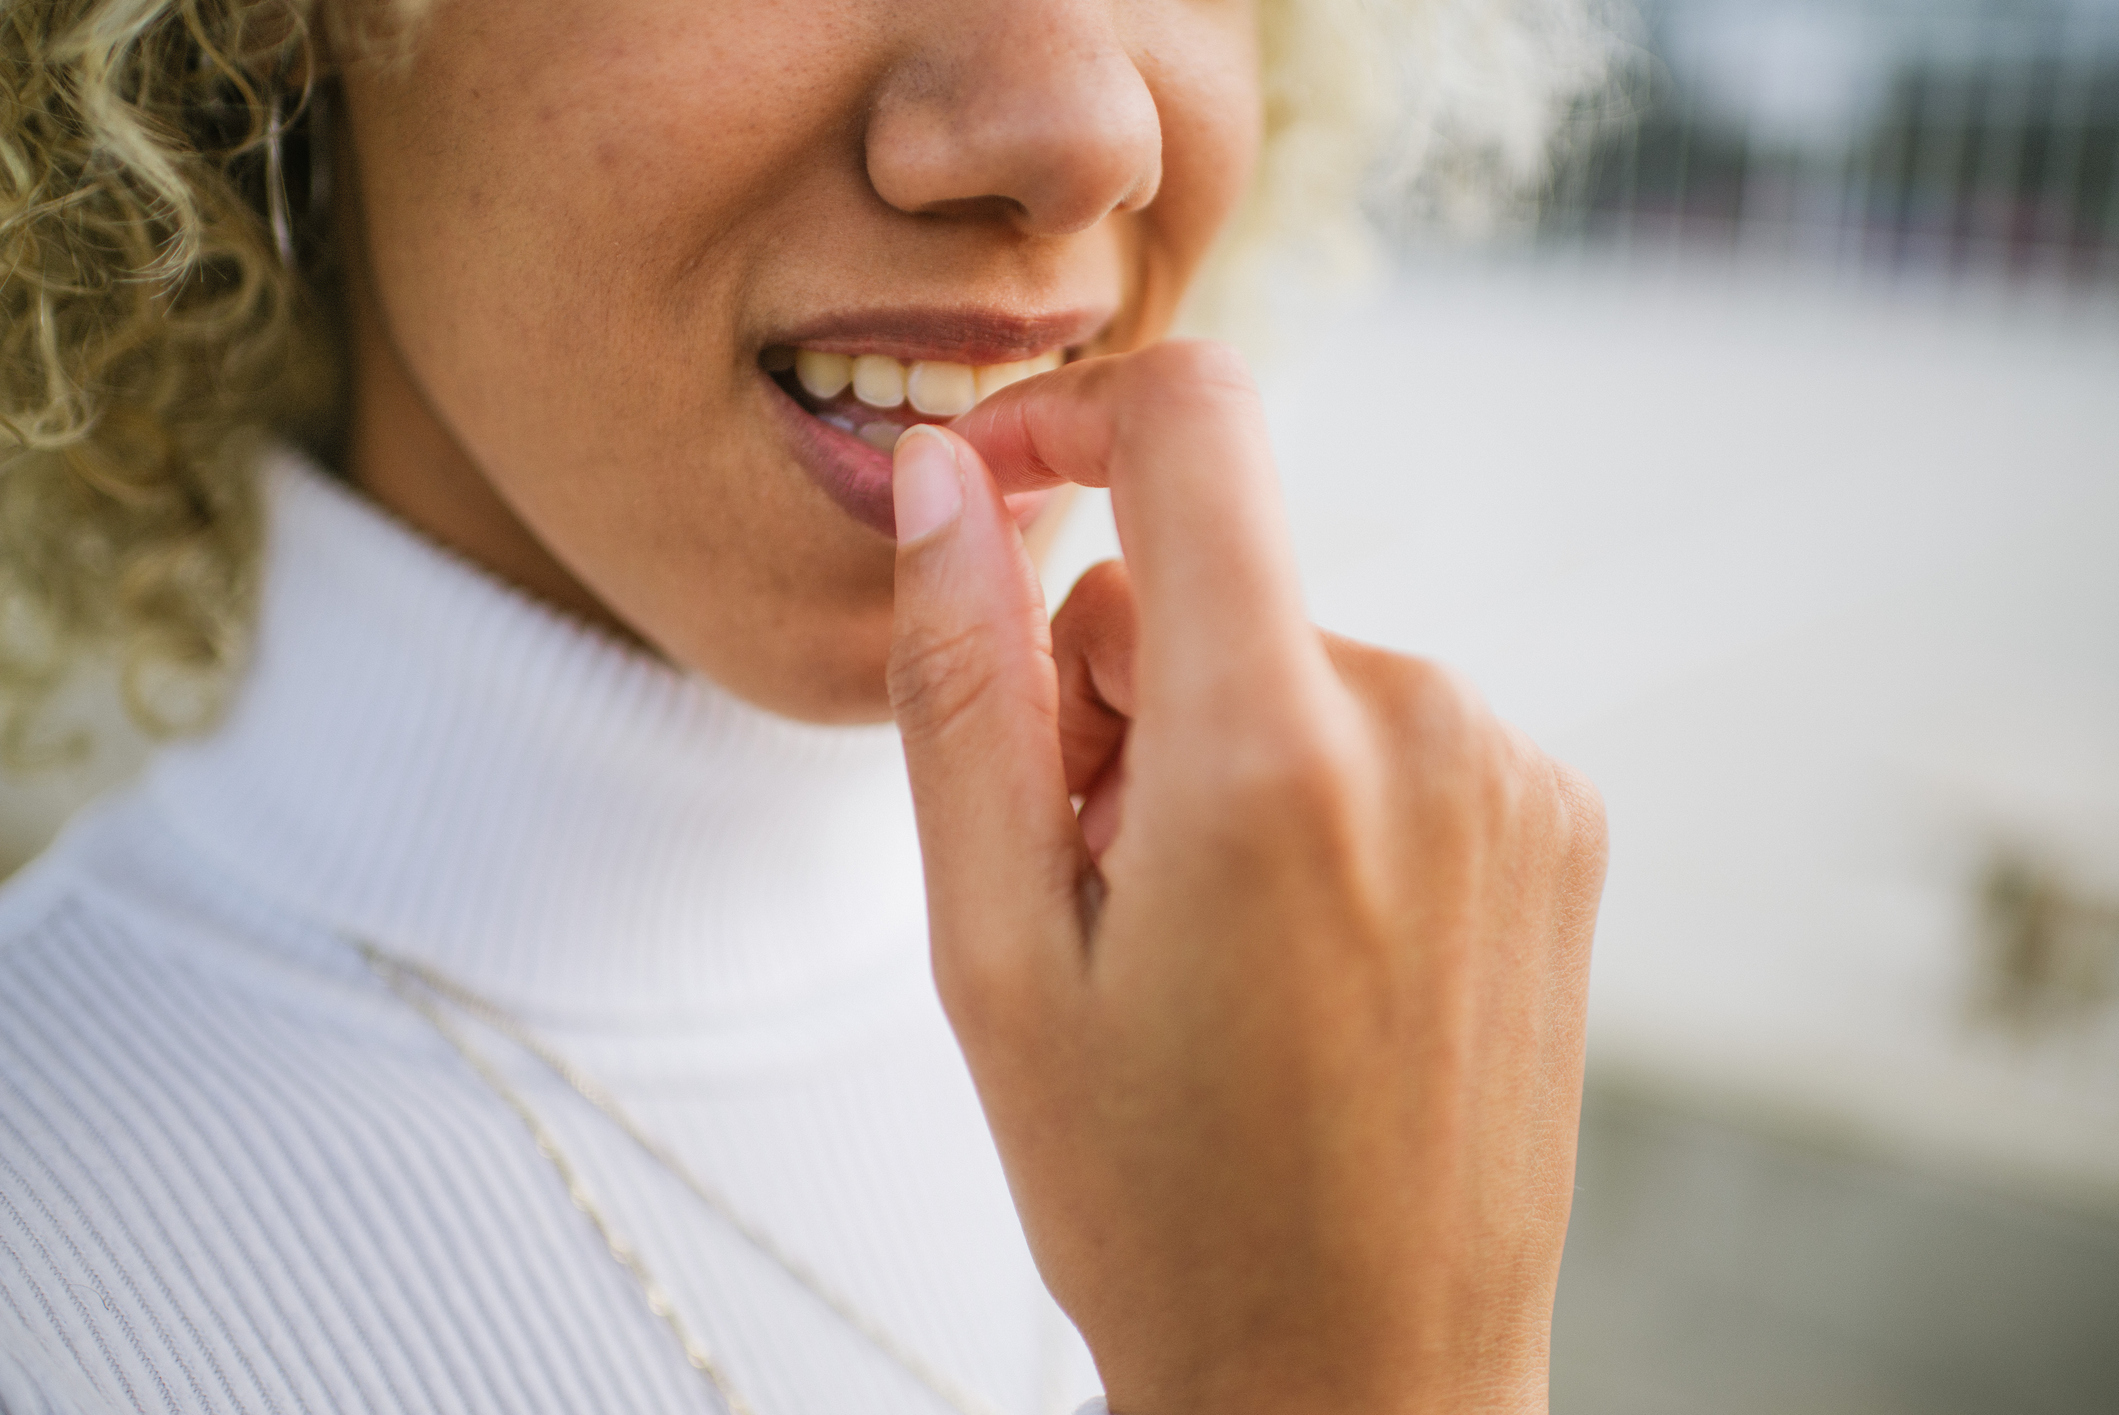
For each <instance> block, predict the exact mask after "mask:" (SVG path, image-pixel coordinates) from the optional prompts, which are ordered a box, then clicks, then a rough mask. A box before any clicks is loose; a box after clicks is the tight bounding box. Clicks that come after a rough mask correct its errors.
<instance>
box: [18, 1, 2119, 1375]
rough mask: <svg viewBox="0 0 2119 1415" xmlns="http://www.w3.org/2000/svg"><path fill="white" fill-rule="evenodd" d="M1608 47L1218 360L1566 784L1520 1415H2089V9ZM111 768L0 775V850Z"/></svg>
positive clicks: (2099, 31)
mask: <svg viewBox="0 0 2119 1415" xmlns="http://www.w3.org/2000/svg"><path fill="white" fill-rule="evenodd" d="M1639 38H1640V46H1639V47H1640V51H1641V52H1640V53H1639V55H1638V56H1637V63H1636V65H1635V72H1634V79H1633V81H1632V83H1631V84H1630V86H1629V90H1628V93H1627V94H1626V96H1625V97H1624V99H1623V101H1619V102H1616V103H1614V102H1611V101H1606V102H1604V103H1602V104H1600V105H1598V106H1597V107H1596V109H1595V110H1594V111H1593V112H1589V113H1585V114H1584V115H1583V117H1582V120H1581V122H1580V123H1579V124H1577V125H1576V132H1577V140H1576V141H1575V142H1574V143H1573V144H1572V146H1571V148H1570V150H1569V152H1568V155H1567V157H1566V160H1565V161H1564V162H1563V164H1562V165H1561V168H1560V170H1559V171H1558V172H1557V173H1556V174H1555V176H1554V178H1553V180H1552V181H1551V183H1550V184H1549V186H1548V187H1547V189H1546V190H1545V192H1544V194H1543V197H1542V199H1541V200H1540V201H1539V203H1538V204H1537V207H1536V209H1535V211H1534V212H1532V213H1530V214H1529V215H1528V216H1527V217H1526V219H1524V220H1522V221H1520V222H1517V223H1514V224H1512V225H1510V226H1508V227H1507V228H1506V229H1504V230H1502V231H1500V232H1498V233H1496V234H1495V235H1493V236H1492V237H1490V238H1488V239H1485V240H1482V241H1478V242H1462V241H1459V242H1454V243H1450V244H1446V245H1440V244H1409V245H1408V246H1406V247H1405V248H1404V249H1403V250H1401V251H1399V252H1398V253H1397V259H1396V264H1395V268H1394V270H1393V273H1392V275H1391V277H1390V279H1389V281H1388V284H1387V285H1386V286H1385V287H1384V288H1383V289H1381V290H1375V291H1370V292H1368V293H1367V294H1366V295H1364V297H1363V298H1362V299H1361V300H1360V301H1359V302H1358V304H1349V303H1347V302H1345V301H1340V302H1337V303H1334V302H1332V301H1329V300H1320V301H1318V302H1316V303H1315V305H1314V307H1311V306H1307V305H1298V306H1297V307H1296V308H1295V309H1294V310H1293V311H1292V313H1291V315H1290V317H1289V318H1288V319H1287V320H1286V324H1287V328H1286V329H1285V330H1284V332H1283V337H1282V339H1281V341H1280V348H1279V352H1278V355H1277V357H1276V358H1274V359H1273V360H1272V361H1271V362H1270V363H1269V364H1268V365H1267V366H1266V368H1265V369H1264V379H1265V382H1266V385H1267V390H1268V397H1269V403H1270V406H1271V410H1272V413H1273V416H1274V419H1275V427H1276V434H1277V436H1278V438H1279V441H1280V445H1281V453H1282V458H1283V464H1284V468H1285V472H1286V478H1287V484H1288V496H1289V501H1290V508H1291V513H1292V516H1293V519H1294V522H1295V526H1296V533H1297V537H1298V543H1299V548H1300V551H1301V553H1302V556H1303V558H1304V561H1305V565H1306V570H1307V574H1308V584H1309V589H1310V594H1311V598H1312V607H1313V610H1314V612H1315V615H1316V617H1317V618H1318V619H1319V620H1320V621H1321V622H1323V623H1325V624H1327V625H1329V626H1331V627H1333V628H1336V629H1339V630H1341V631H1343V632H1346V633H1350V634H1354V635H1357V636H1360V637H1364V638H1367V639H1370V640H1374V641H1378V642H1383V643H1387V644H1391V645H1394V646H1397V647H1401V648H1405V649H1408V650H1412V651H1416V652H1419V653H1423V654H1428V655H1432V656H1435V657H1438V658H1441V659H1443V660H1445V661H1448V662H1450V663H1453V664H1455V665H1457V666H1458V667H1460V668H1462V669H1464V670H1465V671H1466V672H1468V673H1469V674H1470V675H1471V676H1472V677H1473V678H1474V679H1475V680H1476V681H1478V682H1479V683H1480V684H1481V685H1482V686H1483V687H1484V689H1485V690H1486V691H1487V693H1488V694H1489V696H1490V697H1491V698H1492V699H1493V701H1494V702H1495V704H1496V706H1497V707H1498V708H1499V709H1500V710H1501V711H1502V712H1503V713H1504V714H1505V715H1506V716H1508V717H1510V718H1512V719H1513V720H1515V721H1517V722H1519V723H1521V724H1522V725H1524V726H1525V727H1527V728H1528V729H1530V730H1531V731H1532V732H1533V733H1534V734H1535V735H1536V736H1537V737H1538V738H1539V739H1540V740H1541V741H1543V742H1544V743H1545V744H1546V745H1547V746H1548V747H1550V748H1551V749H1553V750H1554V751H1556V752H1557V753H1558V754H1559V755H1561V756H1563V757H1565V758H1567V759H1568V760H1570V761H1572V762H1573V763H1574V764H1576V765H1577V766H1579V767H1581V768H1582V769H1584V770H1585V771H1587V772H1588V773H1589V775H1590V776H1591V777H1592V778H1593V779H1595V780H1596V781H1597V782H1598V783H1599V785H1600V786H1601V787H1602V788H1603V790H1604V792H1605V794H1606V797H1607V800H1608V803H1609V808H1610V815H1611V823H1612V838H1613V853H1612V870H1611V880H1610V886H1609V891H1608V894H1607V897H1606V906H1605V911H1604V916H1603V923H1602V926H1601V929H1600V932H1599V937H1598V945H1597V947H1598V955H1597V961H1596V968H1595V980H1594V985H1593V993H1592V1003H1591V1013H1592V1018H1591V1033H1590V1038H1591V1039H1590V1091H1589V1101H1588V1106H1587V1111H1586V1115H1585V1120H1584V1129H1583V1139H1582V1152H1581V1166H1580V1173H1579V1176H1578V1190H1577V1193H1576V1205H1575V1218H1574V1225H1573V1228H1572V1230H1571V1232H1570V1237H1569V1243H1568V1254H1567V1259H1566V1264H1565V1268H1564V1272H1563V1278H1562V1284H1561V1297H1560V1307H1559V1313H1558V1318H1557V1323H1556V1333H1555V1375H1554V1379H1555V1388H1554V1408H1555V1409H1556V1411H1558V1412H1560V1415H1607V1412H1608V1415H1621V1412H1623V1413H1624V1415H1663V1412H1668V1413H1669V1415H1697V1412H1705V1411H1713V1412H1716V1415H1753V1412H1756V1413H1757V1415H1766V1413H1767V1412H1775V1415H1781V1412H1804V1413H1805V1415H1916V1412H1917V1413H1918V1415H1952V1413H1953V1412H2010V1413H2011V1415H2030V1413H2031V1412H2048V1411H2050V1412H2062V1411H2066V1412H2098V1413H2099V1415H2113V1413H2114V1412H2119V0H2017V2H2016V3H2001V2H2000V0H1995V2H1994V3H1987V4H1973V3H1962V2H1961V0H1920V3H1904V4H1891V3H1882V0H1653V3H1651V4H1649V5H1648V6H1647V8H1646V9H1645V10H1644V11H1643V16H1642V21H1641V28H1640V32H1639ZM1112 543H1113V542H1112V536H1111V531H1110V527H1109V521H1108V513H1107V512H1106V511H1104V510H1102V509H1101V508H1099V507H1097V506H1095V505H1094V504H1092V505H1090V506H1088V507H1086V508H1085V509H1084V512H1083V513H1082V514H1081V515H1079V516H1078V517H1077V518H1076V520H1075V521H1074V522H1073V523H1072V524H1071V525H1070V527H1069V530H1068V533H1067V535H1066V537H1065V539H1064V542H1063V544H1062V546H1061V548H1060V552H1059V554H1058V556H1057V557H1056V559H1055V564H1054V565H1053V567H1052V571H1051V574H1050V576H1049V577H1048V578H1049V580H1050V581H1051V584H1052V587H1053V588H1054V589H1055V590H1057V589H1063V588H1064V586H1065V584H1066V583H1069V582H1071V579H1072V576H1073V574H1074V573H1076V572H1078V570H1079V569H1080V568H1082V567H1083V566H1084V565H1086V564H1087V563H1089V562H1090V561H1091V560H1093V559H1096V558H1101V556H1102V555H1104V554H1107V553H1109V552H1110V550H1111V547H1112ZM80 694H81V701H82V702H83V703H84V704H92V703H93V702H95V701H97V700H98V685H96V684H94V683H89V684H84V685H82V686H81V688H80ZM139 752H140V749H139V746H138V744H137V743H136V742H134V741H132V740H131V739H130V738H129V737H128V736H127V735H126V734H125V733H124V732H123V731H122V730H115V729H112V728H110V727H109V726H108V725H107V724H106V726H105V729H104V730H103V731H101V732H100V733H99V734H98V736H97V739H96V752H95V754H94V755H92V756H91V757H90V758H89V759H88V760H87V761H86V762H84V763H83V764H81V765H80V766H78V767H76V768H72V769H69V770H65V771H57V772H47V773H43V774H41V775H38V776H34V777H30V778H27V779H10V780H8V781H7V782H6V783H5V784H4V786H0V792H4V795H0V871H4V870H5V869H6V868H7V867H8V866H9V865H11V864H12V863H14V862H17V861H19V860H20V859H22V858H25V857H26V856H27V855H28V854H29V853H30V852H31V851H32V850H34V849H35V848H36V846H37V844H38V843H39V842H40V841H41V840H42V839H43V838H44V837H45V836H46V835H47V834H48V833H49V831H50V830H52V829H53V828H55V827H56V826H57V824H58V823H59V822H60V821H61V820H62V819H63V818H64V816H65V815H66V813H67V812H68V811H70V810H71V809H73V807H74V806H75V805H76V804H77V803H78V802H79V801H80V800H81V799H83V798H84V796H86V795H87V794H89V793H91V792H92V791H94V790H96V789H99V788H100V787H102V786H104V785H106V784H108V783H110V782H113V781H116V780H121V779H122V778H123V777H124V776H125V775H127V774H128V773H129V772H130V771H131V770H132V769H134V765H135V763H136V762H137V760H138V757H139Z"/></svg>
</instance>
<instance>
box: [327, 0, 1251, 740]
mask: <svg viewBox="0 0 2119 1415" xmlns="http://www.w3.org/2000/svg"><path fill="white" fill-rule="evenodd" d="M1253 30H1254V21H1253V17H1252V15H1251V14H1250V10H1249V6H1248V4H1245V3H1242V2H1241V0H1209V2H1208V3H1198V0H1138V2H1137V3H1126V4H1120V5H1115V6H1114V5H1112V4H1110V3H1108V0H1102V2H1101V3H1089V2H1088V0H1051V3H1042V4H1038V5H992V4H988V3H986V2H985V0H822V2H821V3H816V4H806V5H802V6H786V5H761V4H757V3H753V2H752V0H712V2H710V3H699V0H611V3H607V4H601V5H594V6H585V5H578V4H560V3H552V2H551V0H538V3H525V0H449V3H447V4H444V5H437V6H435V7H433V10H432V12H431V16H430V18H429V19H428V20H427V21H426V22H425V24H424V25H423V27H422V29H421V31H420V34H419V36H418V41H417V45H416V47H415V48H414V50H413V53H412V57H411V59H410V61H409V63H403V62H400V63H397V64H395V65H391V64H386V63H382V62H366V63H355V64H353V65H351V66H349V67H348V69H347V70H346V72H345V76H344V80H345V88H346V97H347V106H348V109H349V114H350V121H349V124H348V127H349V128H350V139H349V143H350V147H351V152H350V153H349V154H348V155H347V156H348V160H349V162H350V164H351V167H352V169H353V171H354V173H355V177H356V180H355V182H354V183H353V184H352V185H353V186H354V188H355V189H356V192H357V199H358V209H357V210H351V211H349V212H348V216H347V219H348V223H349V227H350V228H351V229H349V231H348V233H347V240H346V245H347V248H348V250H349V254H350V255H351V257H352V259H351V260H350V262H349V264H350V265H351V268H352V286H353V299H352V304H353V316H354V320H353V323H354V338H353V344H354V365H355V380H354V383H355V397H354V435H353V440H352V447H351V459H352V469H353V473H354V475H355V476H356V477H357V478H358V479H359V480H360V481H361V483H362V484H363V485H364V486H366V487H367V488H368V489H369V490H370V492H371V493H372V494H373V495H375V496H376V497H377V498H378V499H379V500H380V501H382V502H383V503H384V504H385V505H387V506H389V507H391V508H392V509H393V510H395V511H396V512H397V513H398V514H399V515H400V516H402V517H404V518H405V519H406V520H408V521H410V522H411V523H412V524H414V525H416V526H419V527H421V528H423V529H424V530H426V531H427V532H428V533H429V534H431V535H433V536H434V537H436V538H437V539H439V540H441V541H443V542H444V543H446V544H449V545H452V546H454V547H455V548H457V549H459V550H461V551H463V552H464V553H466V554H468V555H469V556H471V557H472V558H473V559H475V560H477V561H479V562H481V563H483V564H485V565H486V566H488V567H489V568H491V569H493V570H495V571H496V572H498V573H499V574H501V575H503V576H505V577H507V578H509V579H511V580H513V581H514V582H516V583H518V584H520V585H522V586H523V587H525V588H527V589H529V590H530V591H532V592H534V593H536V594H538V595H540V596H542V597H544V598H546V599H547V600H550V601H551V602H553V603H555V604H558V605H561V606H563V607H565V608H567V609H570V610H572V611H573V612H575V613H576V614H579V615H581V616H583V617H586V618H588V619H591V620H593V621H595V622H598V623H601V624H603V625H605V626H606V627H608V628H610V629H612V630H614V631H615V632H618V633H622V634H626V635H629V636H632V637H635V638H637V639H639V640H641V641H643V642H645V643H646V644H648V645H650V646H652V647H653V648H654V649H655V650H657V651H659V652H661V653H662V654H664V655H666V656H668V657H669V658H671V659H673V660H674V661H676V662H679V663H682V664H684V665H686V666H688V667H691V668H694V669H697V670H700V671H702V672H704V673H706V674H707V675H709V676H710V677H712V678H714V679H716V680H718V681H719V682H721V683H723V684H725V685H726V686H728V687H729V688H731V689H733V690H734V691H736V692H737V693H739V694H741V695H743V696H744V697H747V698H749V699H751V700H752V701H754V702H756V703H758V704H760V705H762V706H764V707H766V708H769V709H772V710H774V711H778V712H781V713H784V714H788V715H791V716H797V717H802V718H808V719H812V720H819V721H853V720H872V719H879V718H881V717H883V716H885V715H887V712H888V704H887V701H886V698H885V694H884V689H883V664H884V660H885V657H886V655H887V652H888V646H889V636H890V606H891V565H892V560H891V546H890V544H889V542H888V541H887V540H886V539H885V538H883V537H881V536H879V535H877V534H876V533H875V532H874V531H872V530H870V529H868V528H867V527H865V526H863V525H860V524H858V523H856V522H855V521H854V520H852V519H851V518H850V517H848V516H847V515H846V514H845V513H844V512H843V511H841V510H840V509H839V508H838V507H837V506H835V505H834V504H833V503H832V502H831V501H830V500H829V499H828V498H827V497H825V496H824V495H823V494H822V493H821V492H820V491H819V490H818V489H817V488H816V487H815V486H814V485H813V484H812V483H811V482H810V481H809V480H808V479H807V478H806V477H805V476H804V474H803V473H802V471H801V470H800V468H799V467H798V466H797V465H796V464H795V463H794V462H793V461H792V460H791V457H790V452H789V449H788V447H787V446H786V445H785V442H784V439H783V436H782V434H781V432H780V431H779V430H778V429H777V428H776V427H775V425H774V423H773V422H772V420H771V419H770V418H769V416H768V415H767V412H766V406H765V403H764V401H763V400H764V398H765V396H766V390H765V389H764V387H763V386H762V384H761V382H760V380H759V378H758V376H757V373H756V359H757V355H758V351H759V349H760V347H762V345H763V343H764V342H766V341H767V340H768V339H769V338H770V336H771V335H772V333H773V332H774V331H775V330H776V329H784V328H786V327H788V326H789V325H790V324H791V323H799V322H800V321H803V320H805V319H810V318H814V317H817V316H819V315H823V314H827V313H830V312H833V311H836V310H839V309H843V308H846V307H848V306H859V305H862V304H864V303H867V302H873V301H877V300H889V301H897V302H902V303H904V304H908V305H962V304H967V303H974V304H981V305H986V306H989V307H991V308H994V309H997V310H1001V311H1005V312H1008V313H1015V314H1039V313H1044V312H1048V311H1051V310H1055V309H1062V308H1069V307H1079V306H1085V305H1099V304H1101V305H1106V306H1108V305H1112V304H1116V305H1118V306H1119V309H1120V315H1119V318H1118V319H1117V320H1116V321H1115V322H1114V324H1113V326H1112V329H1111V333H1110V335H1109V338H1108V341H1107V344H1106V347H1113V348H1119V347H1132V346H1136V345H1139V344H1142V343H1145V342H1147V341H1149V340H1151V339H1153V338H1154V337H1156V336H1158V335H1159V334H1160V333H1161V332H1162V331H1163V330H1164V329H1165V328H1166V327H1167V325H1168V322H1169V320H1170V318H1171V316H1172V314H1173V313H1174V310H1175V308H1176V304H1177V301H1178V298H1179V297H1180V295H1181V294H1182V290H1183V286H1184V284H1185V283H1186V282H1187V281H1188V280H1189V279H1190V277H1191V275H1192V273H1193V271H1194V270H1195V268H1196V267H1197V265H1198V263H1199V260H1200V258H1201V257H1202V255H1203V254H1204V252H1205V250H1206V249H1207V247H1208V245H1209V244H1210V243H1211V241H1212V239H1213V237H1214V236H1215V234H1216V233H1217V231H1218V230H1219V228H1220V226H1221V225H1222V224H1223V223H1224V221H1225V219H1226V217H1227V215H1228V213H1229V212H1230V211H1231V210H1232V208H1233V206H1234V204H1235V202H1236V200H1237V199H1238V197H1239V196H1240V194H1241V192H1242V189H1243V187H1244V185H1245V182H1246V181H1247V178H1248V173H1249V168H1250V164H1251V161H1252V157H1253V153H1254V149H1255V145H1256V135H1257V124H1258V109H1259V97H1258V86H1257V56H1256V52H1255V48H1254V45H1255V40H1254V37H1253ZM1114 113H1116V114H1118V115H1120V118H1121V119H1122V120H1123V121H1116V122H1114V119H1113V117H1112V115H1113V114H1114ZM1128 115H1130V117H1129V116H1128ZM1141 115H1146V116H1145V120H1144V121H1145V122H1146V124H1147V125H1148V130H1147V131H1145V132H1144V131H1142V130H1141V121H1140V119H1141ZM1129 123H1130V126H1129ZM885 192H887V193H888V196H887V197H886V195H884V194H883V193H885ZM1143 193H1149V194H1152V197H1153V199H1152V200H1151V201H1148V202H1147V203H1146V204H1145V205H1135V206H1133V207H1131V208H1130V209H1129V208H1128V201H1129V200H1130V199H1132V198H1137V197H1139V196H1140V195H1141V194H1143Z"/></svg>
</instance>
